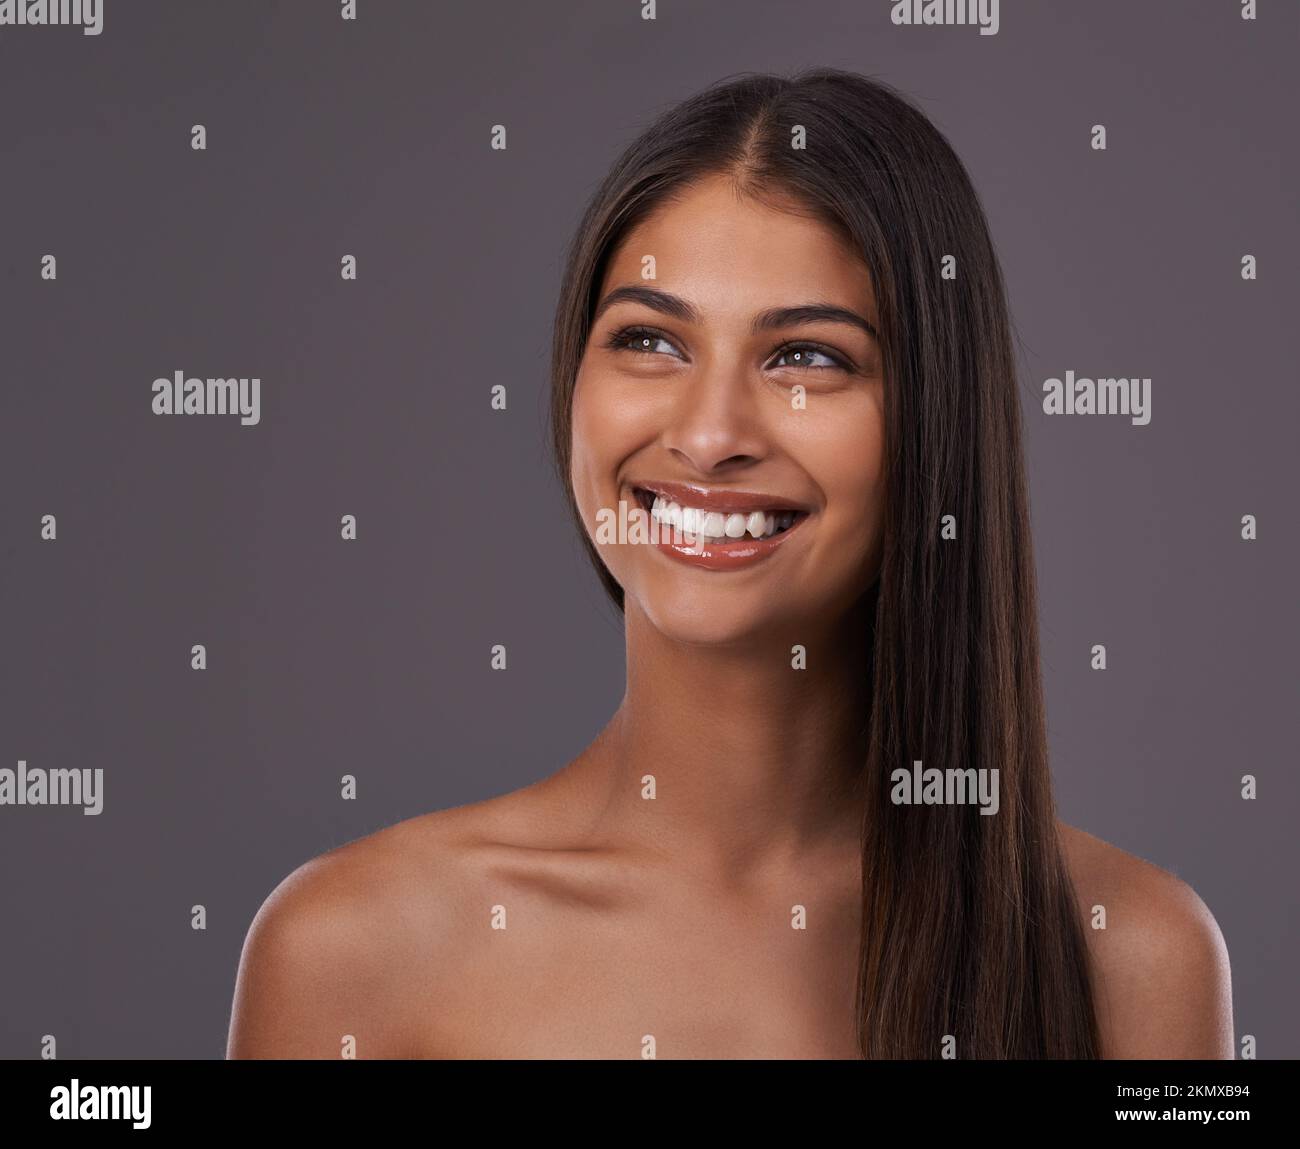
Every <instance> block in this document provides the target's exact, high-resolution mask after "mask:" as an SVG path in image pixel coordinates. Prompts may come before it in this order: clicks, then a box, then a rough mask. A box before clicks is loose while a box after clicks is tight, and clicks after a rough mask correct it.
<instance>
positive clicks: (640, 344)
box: [608, 327, 677, 355]
mask: <svg viewBox="0 0 1300 1149" xmlns="http://www.w3.org/2000/svg"><path fill="white" fill-rule="evenodd" d="M608 345H609V346H610V347H612V348H613V349H614V350H616V351H644V352H647V353H649V354H651V355H657V354H660V353H661V351H667V352H668V354H670V355H676V354H677V349H676V348H675V347H674V346H673V345H672V344H671V343H669V342H668V340H667V339H665V338H664V337H663V336H662V335H660V334H659V333H658V332H657V331H650V330H647V329H645V328H640V327H629V328H625V329H624V330H622V331H616V332H614V334H613V335H611V336H610V338H609V344H608Z"/></svg>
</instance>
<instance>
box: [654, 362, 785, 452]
mask: <svg viewBox="0 0 1300 1149" xmlns="http://www.w3.org/2000/svg"><path fill="white" fill-rule="evenodd" d="M754 382H755V381H754V380H753V378H752V377H751V376H750V373H749V371H748V370H747V368H745V367H744V366H743V365H742V364H740V363H739V362H737V361H736V360H730V361H728V362H722V361H721V360H714V361H713V362H712V363H710V364H708V365H706V366H702V367H701V368H700V370H699V371H698V372H695V373H693V374H692V375H691V376H690V377H689V378H688V379H687V380H686V381H685V382H684V385H683V386H682V388H681V391H680V394H679V396H678V398H677V401H676V403H675V405H674V407H673V411H672V415H671V418H670V421H669V424H668V426H667V427H666V428H665V430H664V433H663V437H662V442H663V445H664V446H665V447H666V448H667V449H668V450H669V451H671V452H672V453H673V454H675V455H676V456H677V457H678V458H679V459H681V460H682V461H684V462H685V463H687V464H688V465H689V466H691V467H692V468H694V470H696V471H697V472H699V473H700V474H707V473H709V472H713V471H717V470H720V469H726V468H729V467H733V466H741V465H745V464H748V463H753V462H757V461H758V460H759V459H761V458H763V457H764V456H765V455H766V454H767V452H768V440H767V436H766V434H765V432H764V428H763V424H762V420H761V417H760V413H759V410H758V404H757V403H756V399H757V396H756V394H755V387H754Z"/></svg>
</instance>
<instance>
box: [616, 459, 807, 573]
mask: <svg viewBox="0 0 1300 1149" xmlns="http://www.w3.org/2000/svg"><path fill="white" fill-rule="evenodd" d="M628 485H629V487H631V489H632V495H633V499H634V501H635V502H636V505H637V506H638V507H639V506H640V505H641V504H640V501H639V500H638V499H636V492H637V491H638V490H641V491H648V492H650V493H652V494H656V495H663V496H664V497H665V498H666V499H669V500H671V501H672V502H675V503H680V504H683V505H685V506H688V507H698V508H699V509H700V510H704V511H730V512H732V513H736V514H748V513H750V512H751V511H794V512H796V514H797V516H798V517H797V518H796V519H795V521H794V522H793V523H791V524H790V526H789V527H787V528H786V529H785V530H784V531H782V532H781V533H780V534H779V535H772V536H771V537H769V538H765V539H755V538H750V537H745V538H740V539H734V540H725V541H723V542H717V543H701V542H698V541H697V542H688V541H687V540H688V538H689V537H690V536H687V535H684V534H682V533H681V532H680V531H666V530H665V534H664V537H662V538H660V539H658V540H657V541H656V542H655V543H654V546H655V548H656V549H657V550H659V551H661V552H662V553H663V554H665V555H667V556H668V557H669V558H671V559H674V560H675V561H677V562H681V563H685V564H687V565H688V566H693V567H696V568H698V569H700V570H708V571H733V570H741V569H744V568H747V567H751V566H753V565H754V564H755V563H758V562H761V561H762V560H763V559H765V558H768V557H769V556H770V555H772V554H774V553H775V552H776V551H777V550H778V549H779V548H780V547H781V546H782V544H784V543H785V541H786V540H787V539H788V538H789V537H790V536H791V535H793V534H794V533H795V532H796V531H798V529H799V528H800V527H801V526H802V525H803V524H804V522H805V521H807V519H808V518H809V517H810V516H811V515H812V510H811V509H810V508H809V507H807V506H806V505H804V504H803V503H797V502H795V501H793V500H791V499H787V498H783V497H782V496H780V495H766V494H763V493H761V492H759V491H741V490H733V489H729V488H726V487H702V486H698V485H697V484H695V483H677V482H668V481H659V480H635V481H632V482H629V484H628ZM660 529H661V530H664V528H660Z"/></svg>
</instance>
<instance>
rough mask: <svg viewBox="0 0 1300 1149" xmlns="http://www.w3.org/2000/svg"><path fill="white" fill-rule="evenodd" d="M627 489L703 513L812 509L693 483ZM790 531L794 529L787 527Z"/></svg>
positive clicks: (644, 483) (636, 483)
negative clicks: (652, 494)
mask: <svg viewBox="0 0 1300 1149" xmlns="http://www.w3.org/2000/svg"><path fill="white" fill-rule="evenodd" d="M628 486H629V487H631V488H632V489H633V490H634V491H635V490H637V489H638V488H639V489H640V490H643V491H653V492H654V493H655V494H656V495H663V496H664V498H666V499H669V500H671V501H672V502H674V503H681V504H682V505H683V506H687V507H699V508H700V509H701V510H703V511H735V512H736V513H738V514H746V515H747V514H749V513H750V511H802V512H804V513H805V514H807V513H809V512H810V511H811V509H812V508H810V507H808V506H805V505H804V504H803V503H796V502H795V501H794V500H793V499H785V498H782V497H781V496H780V495H765V494H763V493H761V492H759V491H741V490H734V489H732V488H729V487H701V486H699V485H698V484H696V483H677V482H670V481H667V480H664V481H660V480H658V479H631V480H629V481H628ZM790 529H791V530H793V529H794V528H793V527H791V528H790Z"/></svg>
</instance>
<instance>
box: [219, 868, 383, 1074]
mask: <svg viewBox="0 0 1300 1149" xmlns="http://www.w3.org/2000/svg"><path fill="white" fill-rule="evenodd" d="M399 972H400V961H399V960H398V955H397V954H396V952H395V950H394V946H393V943H392V939H391V938H389V937H387V936H386V935H385V932H384V929H383V921H382V910H381V909H380V908H379V906H377V905H376V899H375V898H373V897H372V896H371V892H370V891H368V890H367V888H366V883H365V881H364V879H363V878H362V877H360V876H359V875H358V874H357V873H356V872H355V870H353V869H349V867H348V865H347V863H346V862H342V861H340V860H338V859H337V858H335V857H331V856H329V855H326V856H323V857H321V858H317V859H314V860H313V861H311V862H308V863H306V864H305V865H304V866H301V867H299V869H297V870H295V871H294V872H293V873H292V874H290V875H289V877H287V878H286V879H285V880H284V881H283V882H281V883H280V885H279V886H278V887H276V889H275V891H274V892H273V893H272V894H271V895H270V897H268V898H267V899H266V901H265V902H264V903H263V904H262V907H261V908H260V909H259V910H258V912H257V915H256V917H255V918H254V919H253V923H252V925H251V926H250V928H249V931H248V936H247V938H246V939H245V941H244V949H243V954H242V956H241V958H240V964H239V972H238V975H237V978H236V983H235V995H234V1003H233V1007H232V1011H231V1021H230V1034H229V1038H228V1041H227V1047H226V1056H227V1057H228V1058H340V1057H347V1056H352V1057H358V1058H374V1057H401V1056H405V1053H404V1037H403V1034H402V1032H401V1031H400V1027H401V1024H402V1018H403V1016H404V1013H403V1010H401V1009H400V1008H398V1006H397V1004H396V1002H395V998H394V988H395V986H396V984H397V977H398V974H399Z"/></svg>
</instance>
